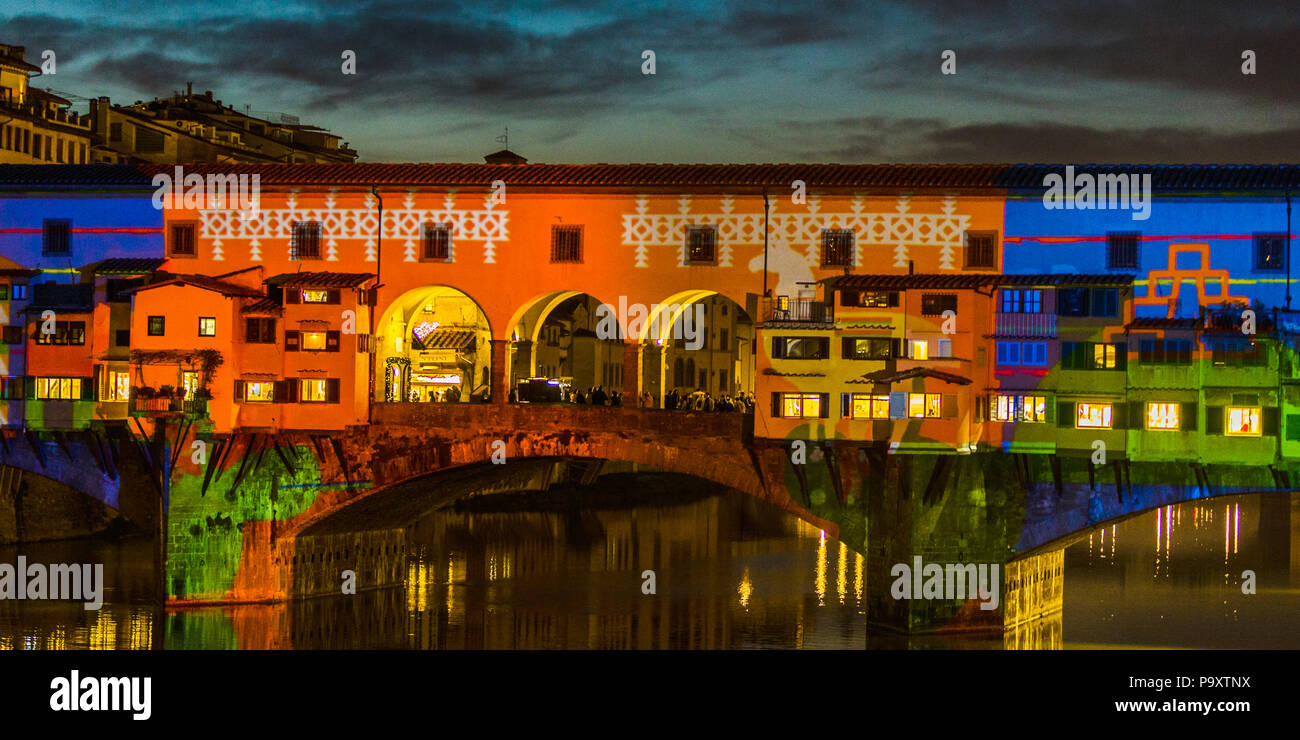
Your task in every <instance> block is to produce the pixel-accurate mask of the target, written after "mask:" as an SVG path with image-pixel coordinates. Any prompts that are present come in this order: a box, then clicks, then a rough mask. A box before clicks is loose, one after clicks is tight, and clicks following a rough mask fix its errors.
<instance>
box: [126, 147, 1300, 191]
mask: <svg viewBox="0 0 1300 740" xmlns="http://www.w3.org/2000/svg"><path fill="white" fill-rule="evenodd" d="M496 154H501V153H500V152H498V153H496ZM488 156H489V157H495V155H488ZM1068 166H1073V167H1074V168H1075V176H1076V178H1077V177H1078V176H1079V175H1082V174H1092V175H1099V174H1107V175H1129V174H1138V175H1146V174H1149V175H1151V185H1152V189H1153V190H1155V191H1160V192H1166V193H1180V192H1200V191H1220V190H1223V191H1240V190H1272V191H1283V190H1287V189H1297V190H1300V165H1298V164H1274V165H1253V164H1188V165H1165V164H1110V165H1105V164H1102V165H1098V164H1083V165H1068ZM171 167H172V165H169V164H168V165H163V164H146V165H140V171H141V172H143V173H145V174H146V175H150V176H151V175H153V174H155V173H157V172H169V171H170V168H171ZM1066 167H1067V165H1066V164H649V163H644V164H542V163H532V164H506V163H487V162H483V163H418V164H417V163H406V164H397V163H391V164H380V163H365V162H351V163H328V164H286V163H282V162H281V163H265V164H195V165H186V169H187V170H192V171H194V172H196V173H199V174H203V175H206V174H208V173H212V174H235V175H238V174H249V175H251V174H258V175H261V183H262V185H263V186H272V185H339V186H346V185H353V186H358V187H370V186H372V185H431V186H456V187H459V186H482V187H490V186H491V184H492V182H493V181H494V180H498V179H501V180H505V181H506V182H508V183H509V184H510V185H512V186H587V187H665V188H667V187H682V186H690V187H700V188H709V187H718V188H735V189H743V188H750V189H759V188H764V187H766V188H772V189H773V191H774V192H782V193H788V192H789V189H790V183H791V182H794V181H795V180H802V181H803V182H804V183H806V185H807V187H809V188H835V187H842V188H859V189H870V188H879V189H889V190H898V189H904V190H948V191H951V190H958V189H976V190H991V191H998V192H1000V191H1005V190H1011V191H1023V192H1031V193H1034V192H1042V191H1045V190H1046V189H1047V186H1046V185H1045V184H1044V179H1045V178H1046V177H1047V175H1049V174H1058V175H1061V174H1063V173H1064V172H1065V168H1066Z"/></svg>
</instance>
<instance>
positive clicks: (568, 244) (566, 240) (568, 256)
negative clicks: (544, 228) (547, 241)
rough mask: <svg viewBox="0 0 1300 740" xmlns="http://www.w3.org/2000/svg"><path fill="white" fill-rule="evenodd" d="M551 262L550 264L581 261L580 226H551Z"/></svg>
mask: <svg viewBox="0 0 1300 740" xmlns="http://www.w3.org/2000/svg"><path fill="white" fill-rule="evenodd" d="M551 261H552V262H581V261H582V227H581V226H552V227H551Z"/></svg>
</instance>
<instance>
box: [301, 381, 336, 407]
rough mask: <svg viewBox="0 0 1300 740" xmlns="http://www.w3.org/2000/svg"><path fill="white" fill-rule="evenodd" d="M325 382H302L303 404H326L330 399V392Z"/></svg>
mask: <svg viewBox="0 0 1300 740" xmlns="http://www.w3.org/2000/svg"><path fill="white" fill-rule="evenodd" d="M325 386H326V383H325V381H324V380H304V381H302V396H301V398H302V402H303V403H325V401H326V400H328V397H329V391H328V389H327V388H326V387H325Z"/></svg>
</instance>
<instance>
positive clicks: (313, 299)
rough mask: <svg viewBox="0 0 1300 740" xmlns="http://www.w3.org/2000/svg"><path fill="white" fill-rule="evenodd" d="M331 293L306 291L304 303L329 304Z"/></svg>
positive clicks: (304, 292) (303, 297)
mask: <svg viewBox="0 0 1300 740" xmlns="http://www.w3.org/2000/svg"><path fill="white" fill-rule="evenodd" d="M329 299H330V292H329V291H328V290H304V291H303V292H302V302H303V303H328V302H329Z"/></svg>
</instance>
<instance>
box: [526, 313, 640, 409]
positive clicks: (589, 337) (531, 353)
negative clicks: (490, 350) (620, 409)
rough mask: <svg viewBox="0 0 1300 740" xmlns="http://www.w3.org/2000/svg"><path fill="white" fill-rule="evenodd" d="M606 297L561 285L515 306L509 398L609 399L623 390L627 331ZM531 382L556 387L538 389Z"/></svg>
mask: <svg viewBox="0 0 1300 740" xmlns="http://www.w3.org/2000/svg"><path fill="white" fill-rule="evenodd" d="M601 305H602V302H601V301H600V300H599V299H597V298H595V297H593V296H591V295H588V294H586V293H579V292H577V291H557V292H554V293H547V294H544V295H541V296H538V297H537V298H534V299H533V300H532V301H529V302H528V303H527V304H526V305H525V306H523V307H522V308H521V309H520V310H519V311H517V312H516V318H515V323H514V326H513V327H512V331H511V334H510V350H509V353H508V362H509V365H508V367H509V377H508V382H509V385H510V388H511V391H512V393H511V400H515V401H521V400H522V401H530V402H536V401H544V400H561V398H563V399H564V400H571V399H573V398H574V397H575V395H576V394H582V395H583V396H584V397H583V398H582V400H583V401H584V402H586V403H590V402H591V395H593V392H594V391H599V393H598V394H595V395H596V397H597V399H598V402H604V403H606V404H608V403H610V402H611V399H612V397H614V396H615V395H616V394H619V393H621V392H622V390H623V337H622V333H621V329H620V328H619V327H618V325H617V322H616V321H612V320H611V319H610V318H608V317H607V316H606V312H605V311H602V310H601V308H600V307H601ZM533 385H548V386H551V387H552V388H558V389H559V392H558V394H553V393H547V394H542V393H537V392H535V391H534V389H533V387H532V386H533Z"/></svg>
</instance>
